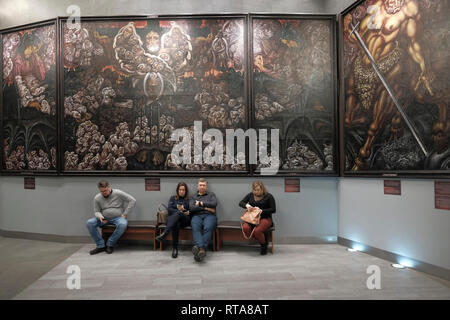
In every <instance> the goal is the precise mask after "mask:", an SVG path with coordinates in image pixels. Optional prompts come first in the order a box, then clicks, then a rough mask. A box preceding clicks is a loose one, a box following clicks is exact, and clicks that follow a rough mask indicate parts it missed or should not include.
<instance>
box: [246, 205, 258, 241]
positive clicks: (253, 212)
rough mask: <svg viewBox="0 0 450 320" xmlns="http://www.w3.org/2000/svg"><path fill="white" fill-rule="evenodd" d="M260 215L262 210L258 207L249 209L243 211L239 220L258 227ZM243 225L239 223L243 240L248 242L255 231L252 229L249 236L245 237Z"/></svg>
mask: <svg viewBox="0 0 450 320" xmlns="http://www.w3.org/2000/svg"><path fill="white" fill-rule="evenodd" d="M261 213H262V210H261V209H260V208H258V207H251V208H247V209H245V211H244V212H243V213H242V215H241V220H242V221H244V222H247V223H250V224H253V225H258V224H259V221H260V220H261ZM243 226H244V223H243V222H241V230H242V234H243V235H244V238H245V239H247V240H249V239H251V237H252V236H253V232H254V231H255V228H253V230H252V233H251V234H250V237H247V236H246V235H245V232H244V227H243Z"/></svg>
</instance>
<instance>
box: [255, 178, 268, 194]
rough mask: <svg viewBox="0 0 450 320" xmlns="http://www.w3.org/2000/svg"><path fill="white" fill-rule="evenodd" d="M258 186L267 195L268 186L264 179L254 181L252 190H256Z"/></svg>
mask: <svg viewBox="0 0 450 320" xmlns="http://www.w3.org/2000/svg"><path fill="white" fill-rule="evenodd" d="M256 187H260V188H261V190H262V192H263V195H266V194H267V193H268V191H267V189H266V187H265V186H264V183H262V181H260V180H257V181H254V182H253V183H252V190H255V188H256Z"/></svg>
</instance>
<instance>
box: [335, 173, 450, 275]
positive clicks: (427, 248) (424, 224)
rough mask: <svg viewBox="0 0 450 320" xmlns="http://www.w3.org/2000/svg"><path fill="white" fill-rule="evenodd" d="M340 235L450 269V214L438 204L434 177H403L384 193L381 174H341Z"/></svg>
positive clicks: (339, 184)
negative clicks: (394, 191) (396, 190)
mask: <svg viewBox="0 0 450 320" xmlns="http://www.w3.org/2000/svg"><path fill="white" fill-rule="evenodd" d="M338 188H339V237H343V238H346V239H350V240H353V241H356V242H360V243H363V244H366V245H369V246H371V247H375V248H379V249H383V250H386V251H389V252H392V253H396V254H399V255H402V256H405V257H409V258H413V259H416V260H419V261H423V262H427V263H430V264H433V265H436V266H440V267H442V268H447V269H450V254H449V248H448V244H449V243H450V233H449V230H450V229H449V227H450V221H449V220H450V215H449V211H448V210H438V209H435V207H434V180H415V179H412V180H409V179H402V180H401V195H400V196H397V195H385V194H384V191H383V190H384V185H383V180H382V179H353V178H340V179H339V182H338Z"/></svg>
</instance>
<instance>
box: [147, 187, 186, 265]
mask: <svg viewBox="0 0 450 320" xmlns="http://www.w3.org/2000/svg"><path fill="white" fill-rule="evenodd" d="M167 209H168V212H169V215H168V217H167V226H166V228H165V229H164V231H163V233H161V234H160V235H159V236H157V237H156V241H158V242H161V241H163V240H164V239H165V238H166V236H167V235H168V234H169V233H170V231H172V258H176V257H178V234H179V232H180V229H183V228H184V227H186V226H189V225H190V224H191V218H190V216H189V190H188V187H187V185H186V183H184V182H180V183H178V185H177V189H176V194H175V195H174V196H171V197H170V200H169V205H168V208H167Z"/></svg>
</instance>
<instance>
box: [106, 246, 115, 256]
mask: <svg viewBox="0 0 450 320" xmlns="http://www.w3.org/2000/svg"><path fill="white" fill-rule="evenodd" d="M113 251H114V248H113V247H108V246H106V253H107V254H111V253H113Z"/></svg>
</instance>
